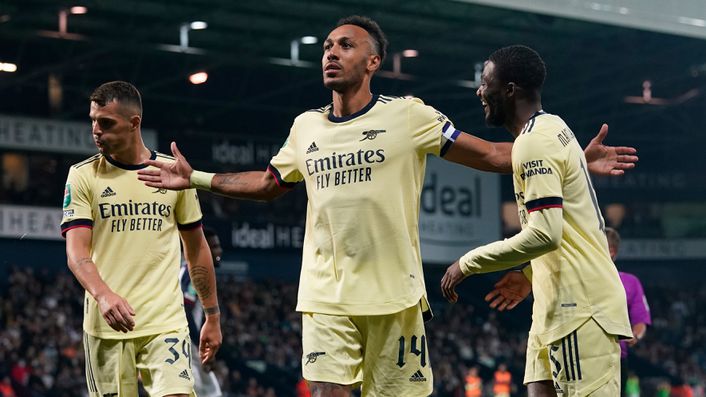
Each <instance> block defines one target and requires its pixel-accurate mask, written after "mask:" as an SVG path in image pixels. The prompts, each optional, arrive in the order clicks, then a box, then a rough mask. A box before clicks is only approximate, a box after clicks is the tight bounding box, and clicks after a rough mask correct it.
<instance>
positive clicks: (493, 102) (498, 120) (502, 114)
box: [485, 98, 507, 127]
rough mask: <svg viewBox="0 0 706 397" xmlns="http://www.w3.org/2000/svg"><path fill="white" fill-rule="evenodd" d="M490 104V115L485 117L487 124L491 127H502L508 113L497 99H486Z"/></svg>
mask: <svg viewBox="0 0 706 397" xmlns="http://www.w3.org/2000/svg"><path fill="white" fill-rule="evenodd" d="M485 100H486V103H487V104H488V114H487V115H486V116H485V123H486V124H487V125H488V126H490V127H502V126H503V125H505V120H507V112H506V111H505V108H504V107H503V106H502V102H500V101H499V100H497V99H496V98H486V99H485Z"/></svg>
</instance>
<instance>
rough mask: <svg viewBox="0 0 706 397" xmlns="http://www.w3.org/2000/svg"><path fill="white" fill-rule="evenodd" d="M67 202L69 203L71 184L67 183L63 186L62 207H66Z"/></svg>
mask: <svg viewBox="0 0 706 397" xmlns="http://www.w3.org/2000/svg"><path fill="white" fill-rule="evenodd" d="M69 204H71V184H70V183H67V184H66V187H64V208H66V207H68V206H69Z"/></svg>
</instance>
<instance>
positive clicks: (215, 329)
mask: <svg viewBox="0 0 706 397" xmlns="http://www.w3.org/2000/svg"><path fill="white" fill-rule="evenodd" d="M180 233H181V239H182V241H183V242H184V253H185V256H186V261H187V263H188V266H189V276H191V283H192V284H193V286H194V288H195V289H196V293H197V294H198V296H199V299H200V300H201V305H203V309H204V313H206V321H205V322H204V324H203V327H202V328H201V338H200V340H199V353H200V354H201V362H202V363H204V364H205V363H207V362H209V361H211V360H213V358H214V357H215V356H216V352H218V349H219V348H220V347H221V343H222V341H223V337H222V335H221V314H220V310H219V308H218V292H217V289H216V272H215V269H214V268H213V259H212V257H211V252H210V251H209V247H208V242H207V241H206V237H204V235H203V230H202V229H201V228H196V229H191V230H181V231H180Z"/></svg>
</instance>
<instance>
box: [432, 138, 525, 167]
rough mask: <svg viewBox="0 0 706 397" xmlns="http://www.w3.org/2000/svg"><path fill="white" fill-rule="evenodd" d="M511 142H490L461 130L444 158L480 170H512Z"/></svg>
mask: <svg viewBox="0 0 706 397" xmlns="http://www.w3.org/2000/svg"><path fill="white" fill-rule="evenodd" d="M511 152H512V143H510V142H490V141H486V140H484V139H481V138H478V137H475V136H473V135H470V134H466V133H465V132H461V133H460V134H459V135H458V137H457V138H456V142H454V144H453V145H451V147H450V148H449V150H448V151H447V152H446V155H445V156H444V159H446V160H449V161H453V162H454V163H457V164H461V165H465V166H466V167H471V168H475V169H477V170H481V171H491V172H499V173H504V174H509V173H511V172H512V158H511V156H510V154H511Z"/></svg>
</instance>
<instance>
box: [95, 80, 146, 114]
mask: <svg viewBox="0 0 706 397" xmlns="http://www.w3.org/2000/svg"><path fill="white" fill-rule="evenodd" d="M89 99H90V100H91V102H95V103H97V104H98V105H99V106H105V105H106V104H108V103H110V102H112V101H116V102H118V103H120V104H121V105H128V106H132V107H134V108H135V109H136V110H138V111H139V114H140V115H142V96H141V95H140V91H138V90H137V87H135V86H134V85H132V84H130V83H128V82H126V81H111V82H108V83H104V84H101V85H100V86H99V87H98V88H96V89H95V90H94V91H93V93H92V94H91V96H90V97H89Z"/></svg>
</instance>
